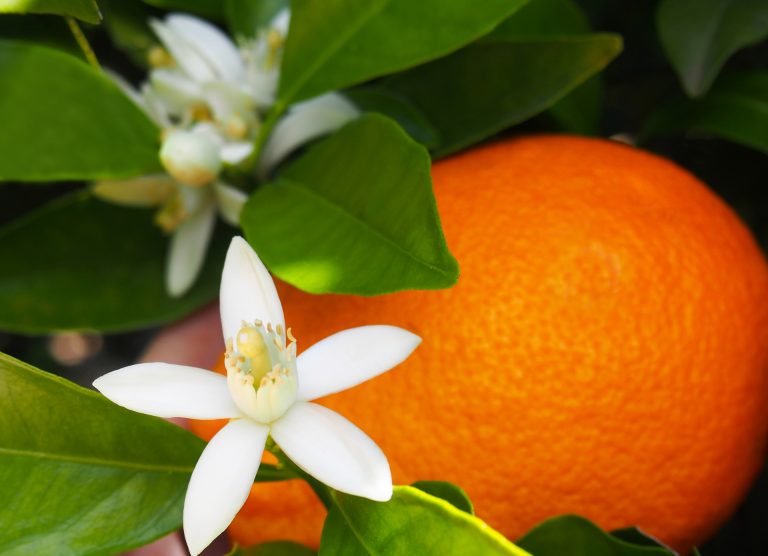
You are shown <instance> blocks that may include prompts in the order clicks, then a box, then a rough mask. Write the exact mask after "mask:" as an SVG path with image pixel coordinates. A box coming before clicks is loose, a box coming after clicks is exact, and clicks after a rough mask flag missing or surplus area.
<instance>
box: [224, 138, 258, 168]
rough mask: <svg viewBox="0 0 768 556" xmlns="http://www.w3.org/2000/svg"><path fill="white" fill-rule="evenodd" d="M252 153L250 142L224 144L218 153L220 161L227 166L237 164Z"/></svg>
mask: <svg viewBox="0 0 768 556" xmlns="http://www.w3.org/2000/svg"><path fill="white" fill-rule="evenodd" d="M252 152H253V143H251V142H250V141H238V142H232V143H225V144H224V146H222V147H221V151H219V156H221V160H223V161H224V162H226V163H227V164H239V163H240V162H242V161H243V160H245V159H246V158H248V156H250V154H251V153H252Z"/></svg>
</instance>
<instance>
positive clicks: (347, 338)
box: [296, 325, 421, 400]
mask: <svg viewBox="0 0 768 556" xmlns="http://www.w3.org/2000/svg"><path fill="white" fill-rule="evenodd" d="M420 343H421V338H419V337H418V336H417V335H416V334H412V333H411V332H408V331H407V330H404V329H402V328H398V327H397V326H389V325H376V326H361V327H359V328H350V329H349V330H343V331H341V332H337V333H336V334H333V335H331V336H328V337H327V338H325V339H324V340H320V341H319V342H317V343H316V344H315V345H313V346H312V347H310V348H309V349H307V350H306V351H304V352H303V353H302V354H301V355H299V358H298V361H297V362H296V365H297V367H298V373H299V391H298V394H297V397H298V399H300V400H314V399H316V398H320V397H322V396H327V395H329V394H333V393H335V392H341V391H342V390H346V389H347V388H352V387H353V386H357V385H358V384H360V383H361V382H365V381H366V380H369V379H371V378H373V377H375V376H378V375H380V374H381V373H383V372H386V371H388V370H390V369H391V368H392V367H395V366H396V365H399V364H400V363H402V362H403V361H405V360H406V358H407V357H408V356H409V355H410V354H411V353H412V352H413V350H414V349H416V347H417V346H418V345H419V344H420Z"/></svg>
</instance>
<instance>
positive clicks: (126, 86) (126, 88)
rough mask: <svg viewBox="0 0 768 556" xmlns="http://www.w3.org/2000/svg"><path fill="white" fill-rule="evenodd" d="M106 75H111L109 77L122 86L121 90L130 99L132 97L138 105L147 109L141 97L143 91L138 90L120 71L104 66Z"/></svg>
mask: <svg viewBox="0 0 768 556" xmlns="http://www.w3.org/2000/svg"><path fill="white" fill-rule="evenodd" d="M103 71H104V75H106V76H107V77H109V79H110V80H111V81H112V82H113V83H114V84H115V85H117V86H118V87H120V90H121V91H123V93H125V96H127V97H128V98H129V99H131V100H132V101H133V102H134V104H136V105H138V106H139V108H141V109H142V110H146V107H145V106H144V101H143V99H142V98H141V93H140V92H139V91H137V90H136V89H135V88H134V87H133V85H131V84H130V83H128V81H127V80H126V79H125V78H124V77H123V76H122V75H120V74H119V73H117V72H114V71H112V70H111V69H109V68H103Z"/></svg>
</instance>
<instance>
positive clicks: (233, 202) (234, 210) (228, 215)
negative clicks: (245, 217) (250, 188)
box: [213, 181, 248, 228]
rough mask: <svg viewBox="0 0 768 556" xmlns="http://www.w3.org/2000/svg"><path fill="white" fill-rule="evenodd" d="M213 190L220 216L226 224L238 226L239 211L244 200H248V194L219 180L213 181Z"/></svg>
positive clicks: (241, 209)
mask: <svg viewBox="0 0 768 556" xmlns="http://www.w3.org/2000/svg"><path fill="white" fill-rule="evenodd" d="M213 191H214V193H216V204H217V205H218V207H219V214H220V215H221V218H222V219H223V220H224V222H226V223H227V224H230V225H232V226H234V227H236V228H238V227H240V213H241V212H242V211H243V205H245V201H247V200H248V195H246V194H245V193H244V192H243V191H240V190H239V189H235V188H234V187H232V186H231V185H227V184H226V183H224V182H220V181H217V182H214V184H213Z"/></svg>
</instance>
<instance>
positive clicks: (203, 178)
mask: <svg viewBox="0 0 768 556" xmlns="http://www.w3.org/2000/svg"><path fill="white" fill-rule="evenodd" d="M160 161H161V162H162V163H163V166H165V169H166V171H167V172H168V173H169V174H170V175H171V176H172V177H173V178H174V179H176V180H177V181H178V182H179V183H182V184H184V185H188V186H190V187H201V186H203V185H208V184H209V183H211V182H212V181H213V180H215V179H216V178H217V177H218V175H219V172H220V171H221V158H220V157H219V145H217V144H216V142H215V141H214V140H213V139H212V138H210V137H207V136H206V135H203V134H201V133H193V132H190V131H174V132H172V133H170V134H168V137H167V138H166V139H165V141H164V142H163V146H162V147H161V148H160Z"/></svg>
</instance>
